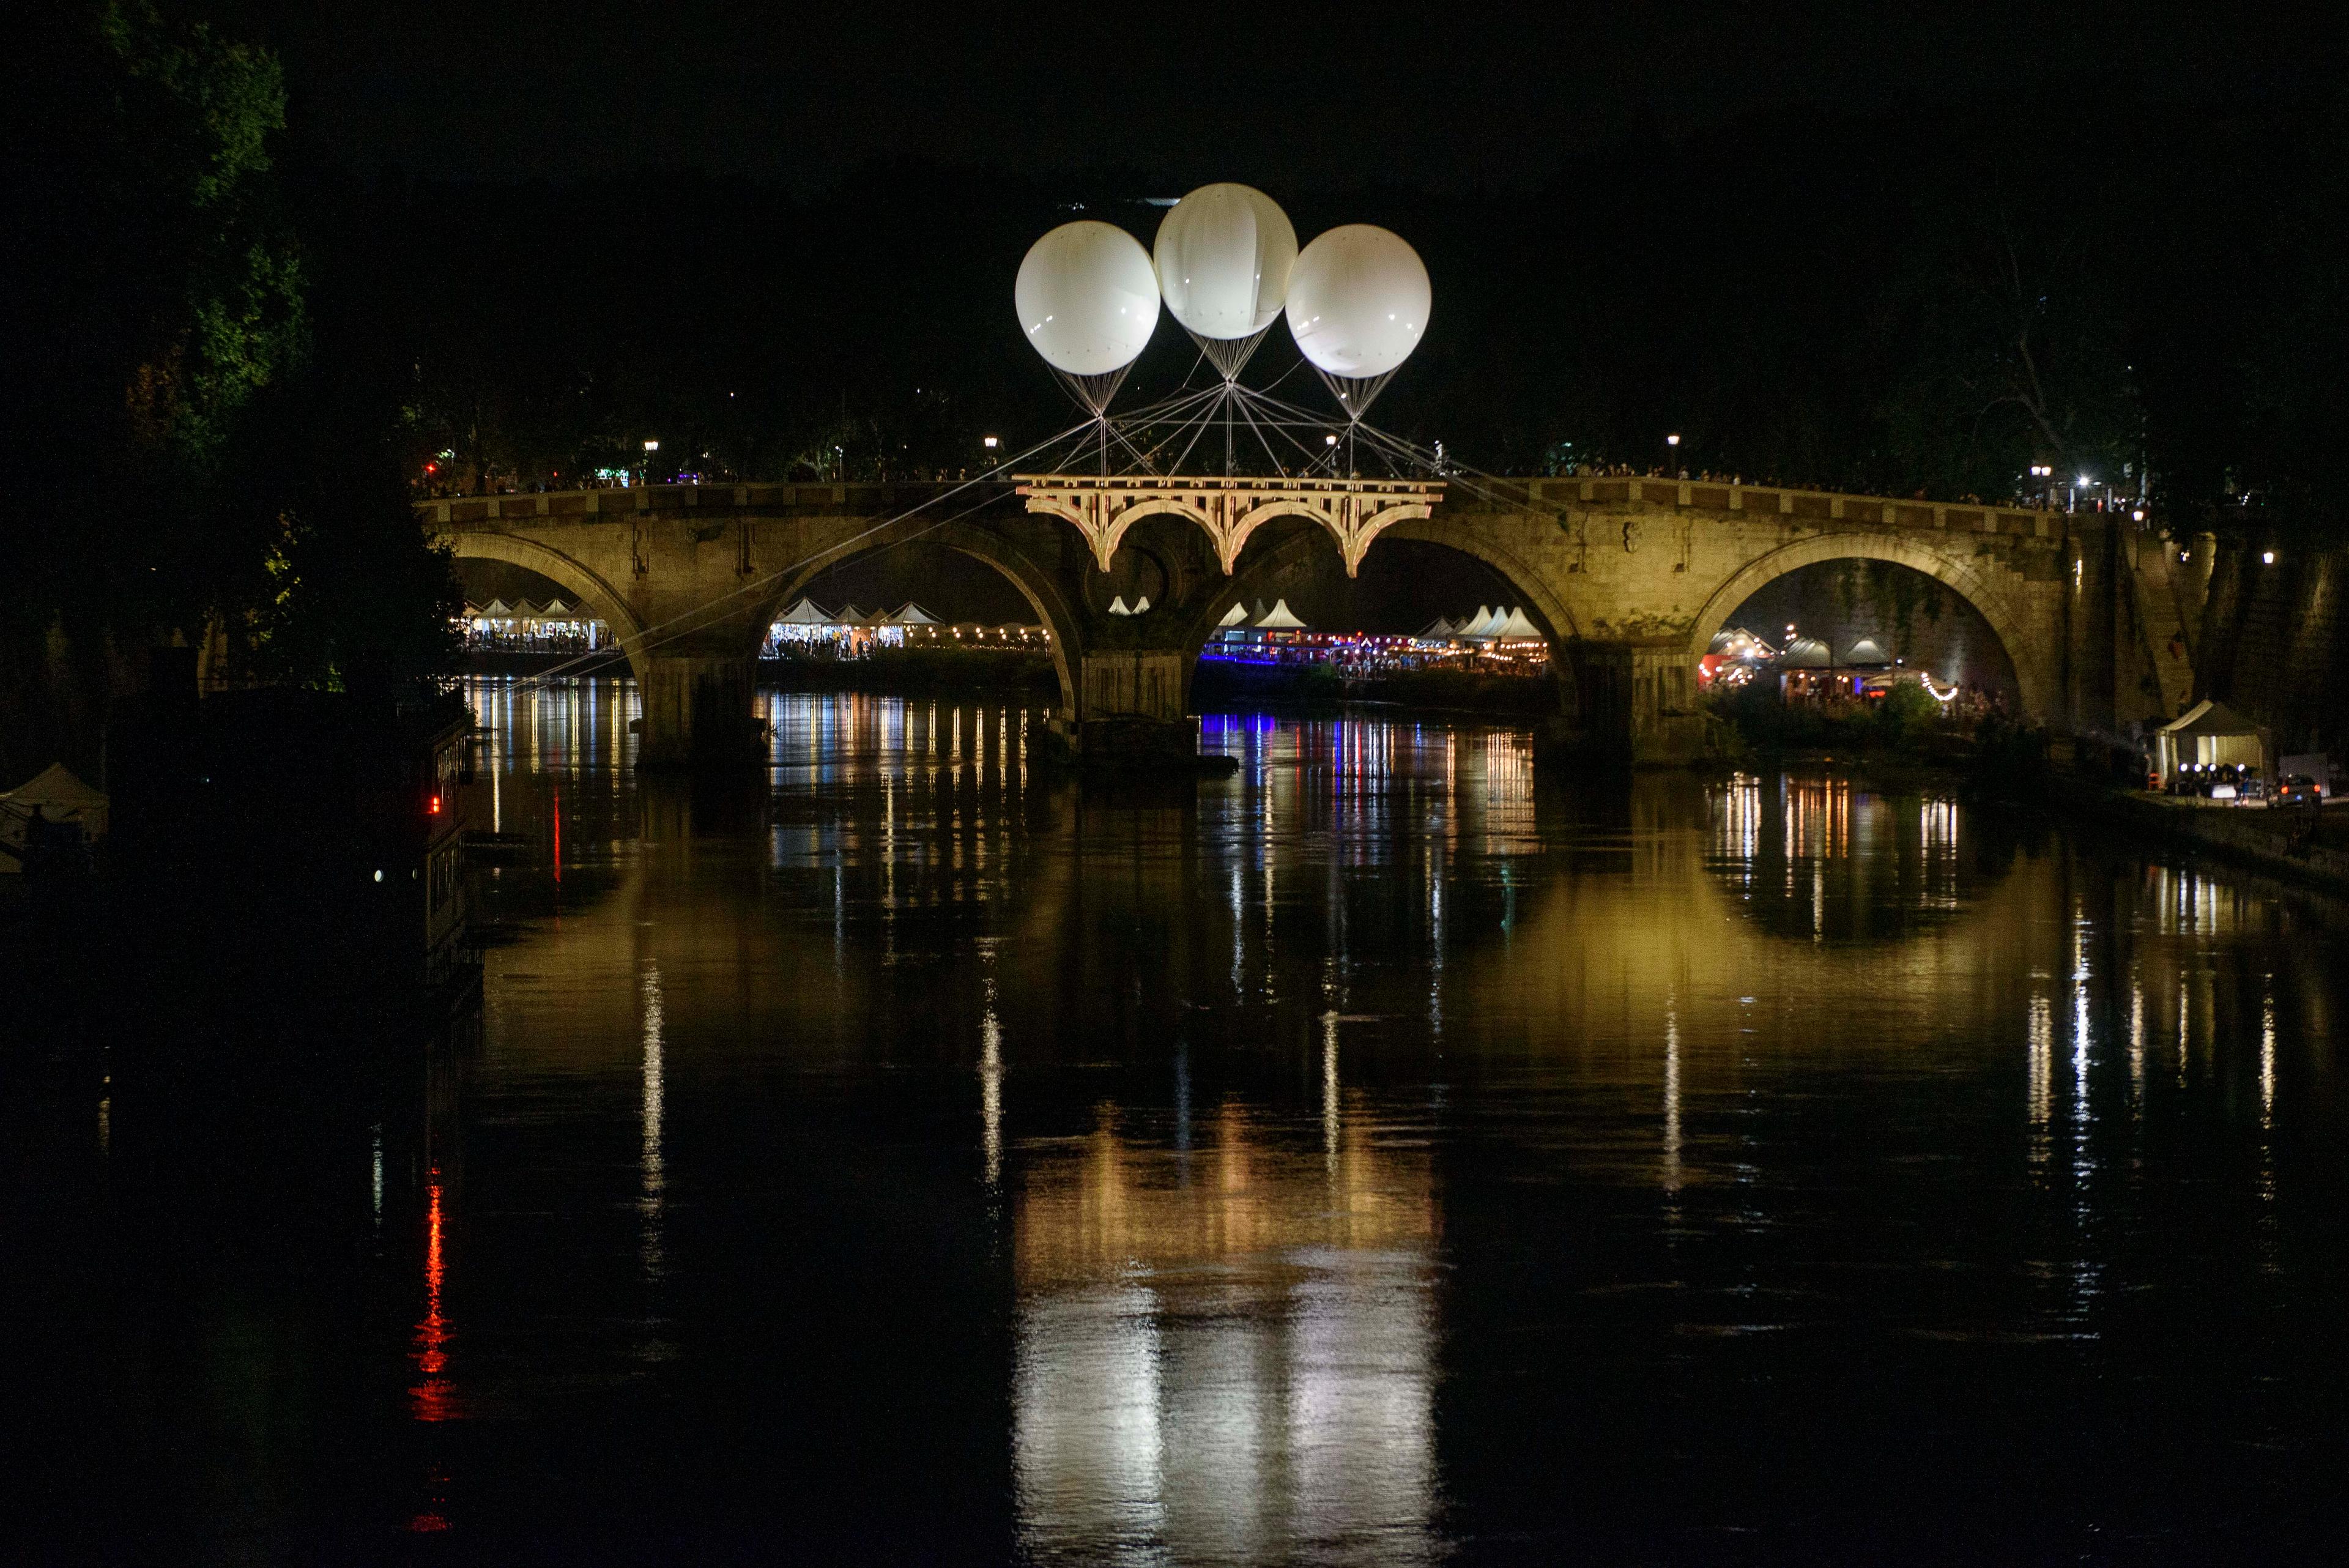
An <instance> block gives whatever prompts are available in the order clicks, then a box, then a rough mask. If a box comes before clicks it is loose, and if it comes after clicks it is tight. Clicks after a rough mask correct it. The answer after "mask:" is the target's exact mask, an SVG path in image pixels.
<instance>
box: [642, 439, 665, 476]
mask: <svg viewBox="0 0 2349 1568" xmlns="http://www.w3.org/2000/svg"><path fill="white" fill-rule="evenodd" d="M658 451H660V442H658V441H647V442H645V462H644V472H643V475H642V477H641V479H640V480H639V483H644V484H650V483H652V482H653V453H655V452H658Z"/></svg>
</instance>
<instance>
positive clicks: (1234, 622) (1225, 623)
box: [1216, 604, 1248, 630]
mask: <svg viewBox="0 0 2349 1568" xmlns="http://www.w3.org/2000/svg"><path fill="white" fill-rule="evenodd" d="M1247 620H1248V612H1247V606H1246V605H1238V604H1236V605H1234V606H1233V607H1231V608H1229V609H1227V610H1226V611H1225V612H1224V618H1223V619H1221V620H1219V621H1217V622H1216V628H1217V629H1218V630H1223V629H1226V628H1231V627H1236V626H1246V625H1247Z"/></svg>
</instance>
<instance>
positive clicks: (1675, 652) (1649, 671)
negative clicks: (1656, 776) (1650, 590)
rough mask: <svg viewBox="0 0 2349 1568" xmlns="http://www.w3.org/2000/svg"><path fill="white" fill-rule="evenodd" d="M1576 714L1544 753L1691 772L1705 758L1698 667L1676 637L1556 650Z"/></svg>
mask: <svg viewBox="0 0 2349 1568" xmlns="http://www.w3.org/2000/svg"><path fill="white" fill-rule="evenodd" d="M1553 656H1554V657H1555V658H1557V659H1558V661H1559V662H1560V663H1562V665H1563V667H1564V668H1563V669H1562V670H1561V671H1560V675H1561V679H1562V680H1563V683H1564V685H1565V687H1566V693H1565V694H1566V695H1567V696H1568V698H1569V699H1570V701H1571V703H1572V711H1571V712H1570V714H1569V715H1568V717H1567V718H1565V719H1564V720H1563V721H1562V722H1560V723H1559V724H1558V725H1557V729H1556V730H1555V731H1554V732H1553V733H1552V735H1551V737H1550V739H1549V741H1548V742H1547V744H1545V745H1543V746H1541V747H1540V748H1539V750H1540V751H1541V752H1544V753H1549V754H1552V755H1559V756H1564V755H1578V756H1583V757H1599V758H1604V759H1606V760H1608V761H1610V762H1619V763H1630V764H1631V765H1632V766H1634V767H1686V766H1687V765H1688V764H1690V763H1693V762H1696V761H1698V760H1700V759H1701V758H1702V757H1703V755H1704V753H1705V715H1704V712H1703V711H1702V708H1700V707H1699V705H1698V703H1697V697H1696V670H1695V661H1694V660H1692V659H1690V657H1689V654H1688V649H1687V646H1686V645H1685V643H1684V642H1682V639H1678V638H1674V639H1668V640H1658V641H1642V642H1600V641H1594V640H1590V639H1579V638H1578V639H1570V640H1568V641H1565V642H1562V643H1559V644H1557V645H1556V646H1555V647H1554V649H1553Z"/></svg>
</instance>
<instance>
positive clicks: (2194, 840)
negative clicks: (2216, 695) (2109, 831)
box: [2050, 777, 2349, 892]
mask: <svg viewBox="0 0 2349 1568" xmlns="http://www.w3.org/2000/svg"><path fill="white" fill-rule="evenodd" d="M2050 785H2051V789H2050V794H2051V798H2052V800H2053V802H2054V805H2056V807H2057V808H2058V809H2059V810H2061V811H2063V812H2064V814H2065V815H2070V816H2075V817H2078V818H2080V819H2082V820H2085V821H2087V822H2090V823H2094V824H2096V825H2098V826H2106V827H2110V828H2114V829H2116V830H2118V831H2121V832H2124V833H2127V834H2129V835H2131V836H2137V837H2140V838H2153V839H2158V840H2161V841H2162V842H2165V843H2168V844H2170V845H2174V846H2178V847H2180V848H2184V849H2189V850H2194V851H2198V852H2200V853H2204V854H2209V855H2211V856H2213V857H2217V858H2220V859H2222V860H2226V861H2229V862H2230V863H2232V864H2234V865H2237V866H2241V867H2249V868H2251V869H2252V870H2256V871H2262V872H2265V873H2267V874H2268V875H2270V876H2274V877H2284V878H2287V879H2289V880H2292V881H2296V882H2304V883H2307V884H2310V885H2312V886H2314V887H2321V888H2329V889H2331V890H2333V891H2336V892H2349V806H2331V807H2328V808H2326V809H2325V810H2324V812H2323V815H2322V817H2321V819H2320V820H2319V821H2316V822H2312V821H2311V820H2310V816H2309V814H2308V812H2307V810H2306V809H2305V808H2301V809H2292V808H2290V807H2284V808H2274V809H2271V808H2269V807H2265V806H2227V805H2212V804H2210V803H2209V802H2197V801H2188V800H2181V799H2178V798H2175V797H2172V796H2168V795H2156V794H2143V793H2141V792H2136V791H2129V790H2116V789H2109V788H2105V787H2102V786H2099V785H2097V784H2089V783H2085V782H2083V781H2080V780H2076V779H2065V778H2060V777H2059V778H2056V779H2054V780H2051V781H2050Z"/></svg>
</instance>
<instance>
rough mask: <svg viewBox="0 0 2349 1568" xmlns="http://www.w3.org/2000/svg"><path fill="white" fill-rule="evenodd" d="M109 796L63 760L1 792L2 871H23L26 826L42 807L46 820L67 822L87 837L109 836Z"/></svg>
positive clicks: (0, 852) (0, 870) (0, 853)
mask: <svg viewBox="0 0 2349 1568" xmlns="http://www.w3.org/2000/svg"><path fill="white" fill-rule="evenodd" d="M107 805H108V802H107V798H106V796H105V795H104V794H101V793H100V792H99V791H97V790H94V789H92V788H90V787H89V785H88V784H84V783H82V782H81V780H79V779H78V778H76V777H75V776H74V774H73V770H72V769H70V768H68V767H67V766H66V765H65V763H50V764H49V765H48V766H47V768H44V769H43V770H41V772H40V773H38V774H36V775H34V776H33V777H32V778H29V779H27V780H26V781H25V782H24V783H23V784H18V785H17V786H16V788H15V789H12V790H10V791H8V792H7V793H6V794H0V840H5V845H6V847H5V848H0V872H11V871H22V870H23V869H24V868H25V865H24V860H23V858H22V851H23V849H24V846H25V826H26V824H27V823H29V822H30V821H32V819H33V810H34V808H35V807H36V806H37V807H39V808H40V813H41V816H42V819H43V820H44V821H47V822H58V823H67V824H70V825H71V826H75V827H78V828H79V829H80V830H81V833H82V836H84V837H85V838H103V837H105V836H106V813H107Z"/></svg>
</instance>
